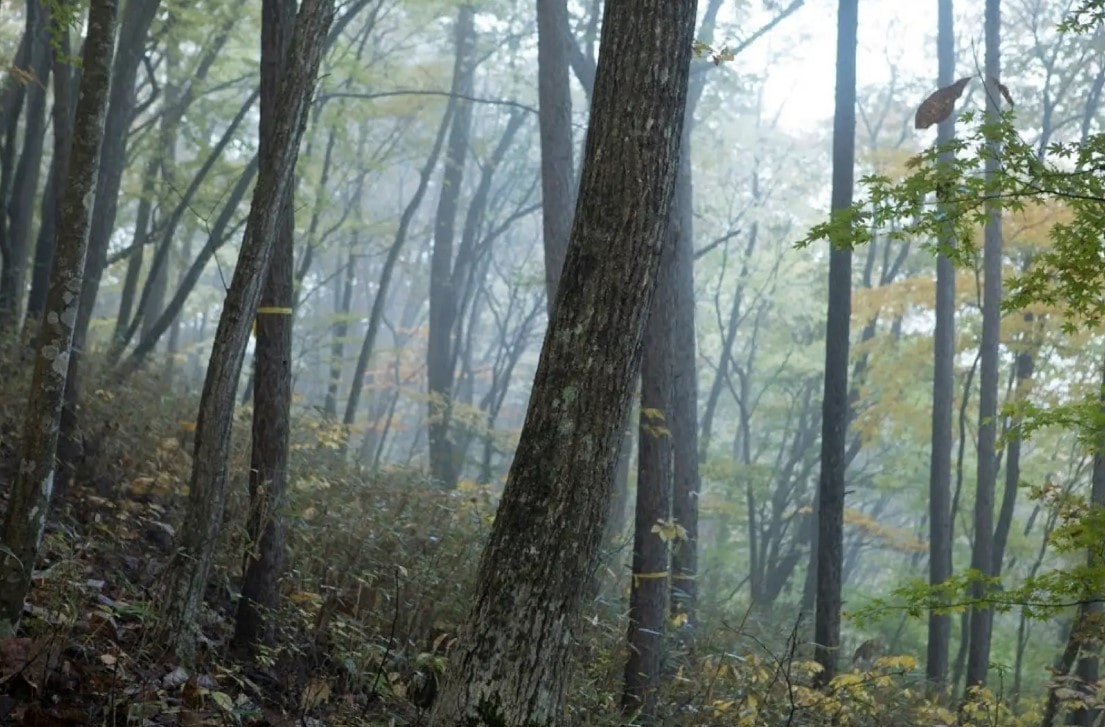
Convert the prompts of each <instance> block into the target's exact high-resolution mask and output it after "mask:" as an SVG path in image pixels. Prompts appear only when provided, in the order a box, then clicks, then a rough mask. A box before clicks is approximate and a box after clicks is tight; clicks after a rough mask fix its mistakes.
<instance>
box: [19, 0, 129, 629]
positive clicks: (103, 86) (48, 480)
mask: <svg viewBox="0 0 1105 727" xmlns="http://www.w3.org/2000/svg"><path fill="white" fill-rule="evenodd" d="M114 52H115V1H114V0H93V2H92V3H91V5H90V6H89V10H88V33H87V38H86V40H85V44H84V52H83V54H82V57H81V67H82V68H83V71H84V77H83V79H82V80H81V91H80V99H79V100H78V102H77V110H76V115H75V117H74V133H73V148H72V152H71V157H70V158H71V163H70V169H69V174H67V175H66V181H65V193H64V195H63V198H62V203H61V206H60V208H59V210H58V212H59V215H58V235H57V247H56V252H55V255H54V265H53V271H52V272H51V275H50V290H49V294H48V296H47V302H46V314H45V316H44V317H43V320H42V329H41V332H40V334H39V337H38V342H37V344H36V351H35V366H34V378H33V380H32V384H31V391H30V396H29V397H28V401H27V409H26V412H27V414H26V418H25V420H24V424H23V447H22V451H21V453H20V463H19V468H18V470H17V474H16V478H15V482H14V483H13V486H12V493H11V501H10V503H9V505H8V513H7V518H6V519H5V521H4V537H3V543H2V544H3V547H0V638H8V637H11V636H13V635H14V633H15V630H16V628H17V627H18V625H19V619H20V617H21V616H22V613H23V599H24V598H25V597H26V595H27V591H28V590H29V589H30V585H31V573H32V571H33V570H34V565H35V559H36V557H37V555H38V546H39V543H40V542H41V541H42V533H43V530H44V528H45V526H46V512H47V510H48V509H49V505H50V497H51V495H52V493H53V490H54V477H55V467H56V465H55V461H54V460H55V456H56V453H57V444H58V429H59V428H60V420H61V407H62V400H63V398H64V395H65V378H66V374H67V373H68V366H67V363H68V359H69V356H70V353H71V351H70V349H71V347H72V343H73V328H74V326H75V323H76V319H77V308H79V306H80V299H81V282H82V277H81V275H82V271H83V269H84V261H85V253H86V252H87V249H88V229H89V225H90V222H91V217H92V199H93V195H94V194H95V190H96V175H97V169H98V167H99V163H100V146H101V142H102V140H103V134H104V117H105V112H106V109H107V96H108V86H109V84H110V78H111V61H112V56H113V55H114Z"/></svg>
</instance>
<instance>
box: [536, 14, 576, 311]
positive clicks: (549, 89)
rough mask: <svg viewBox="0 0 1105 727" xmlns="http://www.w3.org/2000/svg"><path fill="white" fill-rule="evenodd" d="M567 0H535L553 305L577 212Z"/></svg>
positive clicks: (548, 268)
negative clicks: (573, 219)
mask: <svg viewBox="0 0 1105 727" xmlns="http://www.w3.org/2000/svg"><path fill="white" fill-rule="evenodd" d="M571 42H572V41H571V28H570V26H569V25H568V4H567V1H566V0H537V105H538V108H539V109H540V115H539V124H540V139H541V225H542V228H541V229H542V232H543V239H544V245H545V293H546V296H547V301H548V307H549V320H552V305H553V303H554V302H555V301H556V288H557V284H558V283H559V282H560V271H561V269H562V268H563V267H564V256H565V254H566V252H567V249H568V238H569V237H570V236H571V234H572V215H573V213H574V212H575V206H576V199H575V172H574V170H573V163H572V144H573V142H572V94H571V84H570V79H569V74H568V46H569V44H570V43H571Z"/></svg>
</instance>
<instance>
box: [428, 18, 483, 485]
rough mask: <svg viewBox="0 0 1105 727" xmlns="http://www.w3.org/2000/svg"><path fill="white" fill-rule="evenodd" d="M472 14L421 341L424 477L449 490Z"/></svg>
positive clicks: (459, 53)
mask: <svg viewBox="0 0 1105 727" xmlns="http://www.w3.org/2000/svg"><path fill="white" fill-rule="evenodd" d="M475 16H476V10H475V8H474V7H473V6H471V5H462V6H461V7H460V9H459V10H458V11H457V22H456V28H455V34H454V38H455V41H454V42H455V47H456V60H455V62H454V65H453V85H452V89H451V92H452V93H453V94H454V96H455V97H456V99H457V100H456V108H455V110H454V113H453V121H452V128H451V129H450V130H449V141H448V143H447V144H446V147H445V171H444V173H443V174H442V177H441V197H440V198H439V199H438V204H437V214H436V216H435V218H434V248H433V253H432V255H431V256H430V328H429V336H428V340H427V345H426V381H427V384H428V388H429V412H428V414H429V416H428V417H427V425H428V426H427V428H428V432H429V440H430V477H431V478H432V479H433V481H434V482H435V483H436V484H437V485H439V486H441V487H444V488H445V489H450V490H451V489H453V488H454V487H455V486H456V483H457V479H458V477H459V476H460V475H459V472H458V470H459V467H458V462H457V461H456V456H455V453H454V446H455V443H454V441H453V438H452V435H451V432H450V426H449V422H450V419H451V418H452V411H453V405H452V399H453V375H454V368H453V327H454V325H455V323H456V319H455V316H456V313H457V307H458V305H459V300H458V296H457V289H456V287H455V285H454V282H455V281H454V279H453V240H454V238H455V237H456V226H457V208H458V207H459V202H460V193H461V186H462V185H463V182H464V165H465V162H466V160H467V157H468V137H469V136H470V135H471V132H472V103H471V102H470V101H467V100H465V99H463V98H460V97H461V96H471V94H472V83H473V77H474V75H475V70H476V69H475V63H474V59H473V50H474V49H473V46H474V44H475V40H476V30H475Z"/></svg>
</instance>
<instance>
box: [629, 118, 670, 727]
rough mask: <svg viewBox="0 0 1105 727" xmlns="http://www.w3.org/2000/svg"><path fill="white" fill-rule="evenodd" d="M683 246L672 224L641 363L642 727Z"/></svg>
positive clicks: (635, 666) (638, 595) (663, 602)
mask: <svg viewBox="0 0 1105 727" xmlns="http://www.w3.org/2000/svg"><path fill="white" fill-rule="evenodd" d="M684 123H685V122H684ZM673 199H674V196H673ZM675 207H676V205H675V204H673V205H672V210H671V211H672V212H675ZM669 219H670V215H669ZM676 242H677V240H676V238H675V235H674V234H673V231H672V229H671V226H670V222H669V227H668V231H667V232H666V234H665V249H664V251H663V253H662V256H661V258H660V271H659V274H658V275H657V278H658V279H657V282H656V294H655V297H654V300H653V303H652V309H651V312H650V313H649V317H648V325H647V326H646V327H645V337H644V345H643V352H642V355H641V410H640V413H639V423H638V432H637V441H638V445H637V502H636V505H635V508H634V519H633V569H632V574H633V575H632V578H633V580H632V583H631V586H630V595H629V631H628V635H627V637H626V642H627V643H628V646H629V658H628V659H626V663H625V682H624V690H623V692H622V711H623V712H624V713H625V714H627V715H633V721H634V722H635V723H639V724H651V723H652V722H654V721H655V720H656V705H657V696H658V695H657V690H658V689H659V688H660V671H661V667H662V665H663V657H664V632H665V626H666V624H667V616H668V613H667V612H668V584H669V571H668V568H669V565H670V563H669V558H670V549H669V547H668V540H667V539H665V538H663V537H661V535H660V533H656V532H653V526H655V525H656V524H657V522H661V521H663V522H666V521H667V520H668V519H669V518H670V517H671V489H672V431H671V427H672V423H671V422H672V416H671V406H672V365H673V361H672V358H673V356H672V353H673V352H672V318H671V311H672V306H673V305H674V297H675V290H674V285H675V275H674V272H675V270H674V267H673V262H674V260H673V258H674V257H675V255H674V252H675V250H674V246H675V243H676Z"/></svg>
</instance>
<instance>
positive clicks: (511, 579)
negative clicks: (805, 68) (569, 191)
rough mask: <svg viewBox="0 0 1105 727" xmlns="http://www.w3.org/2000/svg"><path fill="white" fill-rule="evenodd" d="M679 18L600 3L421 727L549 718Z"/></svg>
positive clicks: (617, 414) (624, 337)
mask: <svg viewBox="0 0 1105 727" xmlns="http://www.w3.org/2000/svg"><path fill="white" fill-rule="evenodd" d="M694 21H695V2H694V0H686V1H683V2H670V1H666V0H609V2H607V4H606V12H605V19H604V22H603V28H602V44H601V52H600V60H599V65H598V70H597V78H596V82H595V91H594V97H593V99H594V100H593V106H592V113H591V121H590V128H589V130H588V135H587V144H586V151H585V155H584V167H583V175H582V180H581V185H580V197H579V199H580V202H579V206H578V209H577V215H576V218H575V221H574V223H573V228H572V235H571V242H570V245H569V250H568V256H567V259H566V262H565V265H564V269H563V273H562V277H561V280H560V287H559V290H558V292H557V298H556V305H555V307H554V314H553V318H552V321H551V324H550V326H549V331H548V333H547V334H546V338H545V344H544V347H543V350H542V354H541V359H540V362H539V364H538V369H537V375H536V378H535V382H534V386H533V391H532V394H531V397H530V403H529V409H528V411H527V414H526V422H525V425H524V426H523V430H522V435H521V440H520V443H519V446H518V449H517V451H516V453H515V456H514V461H513V464H512V466H511V470H510V474H509V475H508V478H507V484H506V488H505V490H504V492H503V496H502V500H501V504H500V505H499V510H498V514H497V516H496V518H495V524H494V526H493V529H492V532H491V538H490V542H489V544H488V546H487V548H486V550H485V551H484V555H483V558H482V559H481V562H480V566H479V571H478V576H477V586H476V594H475V598H474V604H473V606H472V609H471V611H470V613H469V616H468V619H467V621H466V624H465V626H464V628H463V630H462V632H461V638H460V641H459V643H458V644H457V646H456V647H455V649H454V652H453V657H452V660H451V663H450V667H449V671H448V673H447V678H446V682H445V686H444V689H443V691H442V694H441V696H440V697H439V699H438V701H437V704H436V706H435V709H434V713H433V716H432V718H431V721H430V723H431V724H432V725H435V727H460V726H461V725H465V726H467V727H492V726H494V727H499V726H504V727H515V726H517V727H521V726H522V725H533V726H537V725H552V724H557V723H559V720H560V717H561V705H562V702H563V698H564V691H565V685H566V667H567V661H568V658H569V654H570V649H571V634H572V631H573V629H574V627H575V625H576V621H577V619H578V615H579V606H580V601H581V598H582V597H583V596H584V593H585V592H586V590H587V587H588V586H587V584H588V581H589V579H588V575H589V573H590V571H591V569H592V568H593V567H594V566H595V564H596V562H597V556H598V546H599V542H600V539H601V536H602V531H603V525H604V523H605V519H606V516H607V506H608V501H609V498H610V495H611V484H612V480H613V474H614V467H615V464H616V462H617V457H618V450H619V447H620V440H621V436H620V435H621V427H620V425H621V424H622V422H624V417H625V414H626V411H627V409H628V407H629V400H630V395H631V393H632V388H633V387H632V382H633V378H634V375H635V374H636V371H637V368H638V365H639V363H640V345H641V340H642V335H643V326H644V323H645V320H646V317H647V314H648V310H649V305H650V302H651V298H652V295H653V291H654V289H655V285H656V274H657V270H658V266H659V262H660V251H661V249H662V247H663V239H664V233H665V231H666V225H667V213H668V210H669V208H670V204H671V199H672V192H673V188H674V180H675V173H676V166H677V162H678V156H679V146H680V141H681V129H682V123H683V109H684V103H685V101H686V92H687V76H688V66H689V62H690V54H691V42H692V38H693V32H694ZM569 544H570V545H569Z"/></svg>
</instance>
